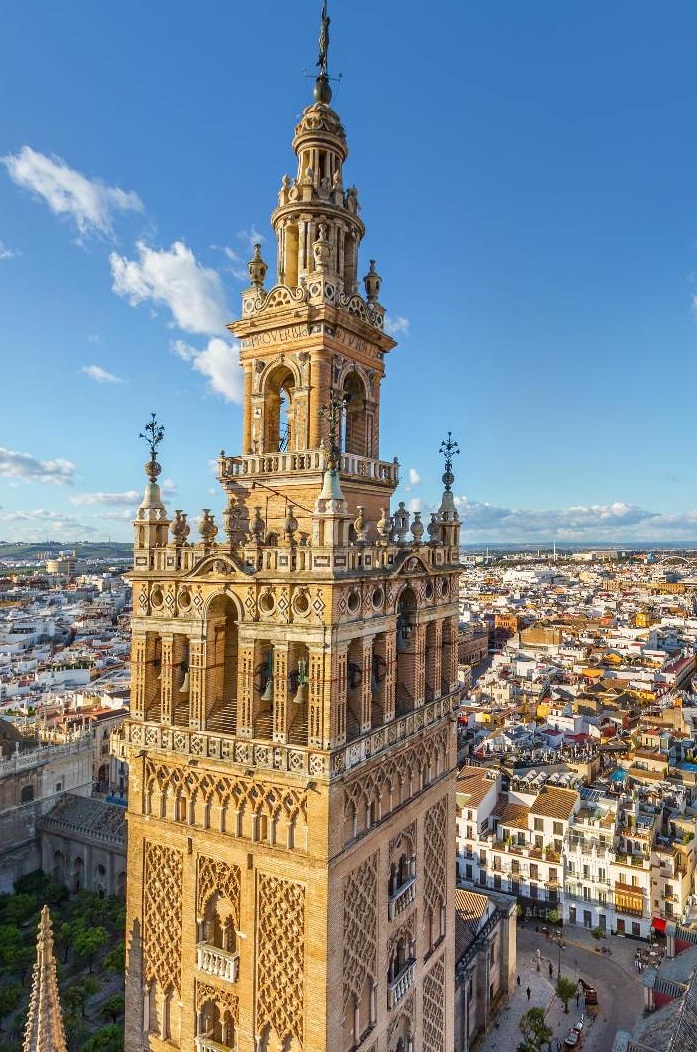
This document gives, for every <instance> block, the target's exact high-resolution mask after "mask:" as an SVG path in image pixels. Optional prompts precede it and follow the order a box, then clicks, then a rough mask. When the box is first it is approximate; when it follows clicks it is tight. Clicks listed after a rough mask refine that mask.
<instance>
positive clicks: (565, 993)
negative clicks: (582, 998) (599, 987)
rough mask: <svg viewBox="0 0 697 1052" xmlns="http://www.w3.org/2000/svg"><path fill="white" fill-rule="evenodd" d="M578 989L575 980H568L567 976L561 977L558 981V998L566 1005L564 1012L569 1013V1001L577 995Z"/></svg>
mask: <svg viewBox="0 0 697 1052" xmlns="http://www.w3.org/2000/svg"><path fill="white" fill-rule="evenodd" d="M577 990H578V987H577V986H576V983H575V982H574V981H573V979H567V977H566V976H565V975H560V976H559V978H558V979H557V989H556V994H557V997H558V998H559V1000H560V1001H561V1002H563V1005H564V1011H565V1012H567V1013H568V1011H569V1001H570V1000H571V998H572V997H574V996H575V995H576V992H577Z"/></svg>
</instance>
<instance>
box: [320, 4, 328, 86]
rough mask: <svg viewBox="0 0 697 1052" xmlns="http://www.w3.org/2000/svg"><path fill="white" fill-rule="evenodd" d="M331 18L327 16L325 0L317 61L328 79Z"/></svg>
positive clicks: (323, 74) (321, 73)
mask: <svg viewBox="0 0 697 1052" xmlns="http://www.w3.org/2000/svg"><path fill="white" fill-rule="evenodd" d="M330 22H331V18H330V17H329V15H328V14H327V0H324V3H323V4H322V20H321V22H320V29H319V58H318V59H317V65H318V67H319V71H320V75H321V76H323V77H326V75H327V62H328V60H329V23H330Z"/></svg>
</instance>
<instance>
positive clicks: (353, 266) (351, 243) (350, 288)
mask: <svg viewBox="0 0 697 1052" xmlns="http://www.w3.org/2000/svg"><path fill="white" fill-rule="evenodd" d="M356 273H357V259H356V239H355V237H354V235H353V234H349V233H346V235H345V236H344V291H345V292H346V293H347V294H348V295H351V294H352V293H354V292H355V291H356Z"/></svg>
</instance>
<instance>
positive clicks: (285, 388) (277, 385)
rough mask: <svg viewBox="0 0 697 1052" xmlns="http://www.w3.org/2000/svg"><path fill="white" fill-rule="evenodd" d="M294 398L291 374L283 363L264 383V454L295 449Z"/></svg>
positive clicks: (293, 381) (293, 380)
mask: <svg viewBox="0 0 697 1052" xmlns="http://www.w3.org/2000/svg"><path fill="white" fill-rule="evenodd" d="M294 398H295V379H294V377H293V373H292V372H291V371H290V369H288V368H287V367H286V366H283V365H281V366H278V367H277V368H276V369H274V370H272V372H271V373H270V374H269V377H268V379H267V380H266V383H265V385H264V448H263V450H262V452H263V453H278V452H280V453H284V452H285V451H286V450H289V449H295V448H297V437H296V435H295V433H294V432H295V403H294Z"/></svg>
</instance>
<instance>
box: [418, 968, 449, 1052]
mask: <svg viewBox="0 0 697 1052" xmlns="http://www.w3.org/2000/svg"><path fill="white" fill-rule="evenodd" d="M422 1013H423V1050H424V1052H444V1049H445V965H444V964H443V958H442V957H441V958H440V959H439V960H438V961H436V963H435V964H434V966H433V968H431V971H430V972H429V973H428V975H427V976H426V978H425V979H424V993H423V1009H422Z"/></svg>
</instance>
